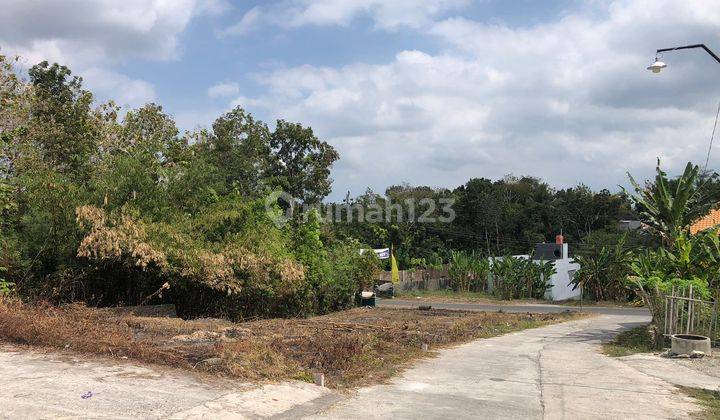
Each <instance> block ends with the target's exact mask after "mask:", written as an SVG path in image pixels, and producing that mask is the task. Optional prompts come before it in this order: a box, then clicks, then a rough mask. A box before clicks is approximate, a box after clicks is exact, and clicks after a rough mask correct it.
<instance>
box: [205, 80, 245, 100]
mask: <svg viewBox="0 0 720 420" xmlns="http://www.w3.org/2000/svg"><path fill="white" fill-rule="evenodd" d="M239 92H240V87H239V86H238V84H237V83H219V84H217V85H215V86H211V87H209V88H208V91H207V93H208V96H209V97H211V98H219V97H224V96H237V94H238V93H239Z"/></svg>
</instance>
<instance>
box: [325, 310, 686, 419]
mask: <svg viewBox="0 0 720 420" xmlns="http://www.w3.org/2000/svg"><path fill="white" fill-rule="evenodd" d="M648 321H649V317H648V316H646V315H637V314H636V315H621V316H618V315H602V316H596V317H592V318H590V319H585V320H579V321H572V322H568V323H563V324H558V325H552V326H548V327H543V328H538V329H533V330H526V331H521V332H517V333H513V334H508V335H505V336H500V337H495V338H491V339H486V340H477V341H474V342H472V343H469V344H466V345H462V346H459V347H455V348H452V349H447V350H442V351H440V352H439V354H438V356H437V357H436V358H434V359H427V360H424V361H422V362H419V363H417V364H415V365H414V366H413V367H412V368H411V369H409V370H407V371H405V373H404V374H402V376H400V377H398V378H397V379H395V380H393V381H392V382H391V383H389V384H387V385H378V386H373V387H369V388H364V389H361V390H359V391H358V392H357V393H356V394H355V395H353V396H352V397H350V398H348V399H347V400H344V401H342V402H339V403H337V404H335V405H334V406H332V407H329V408H327V409H326V410H325V411H323V412H321V413H317V414H315V415H314V416H312V417H313V418H328V419H347V418H399V419H419V418H422V419H477V418H487V419H528V418H529V419H543V418H544V419H593V418H597V419H643V418H647V419H659V418H687V417H688V413H690V412H692V411H696V410H699V407H698V406H697V405H696V404H695V403H694V402H693V401H692V400H691V399H690V398H688V397H686V396H684V395H683V394H681V393H679V392H678V391H677V390H676V389H675V387H674V386H673V385H671V384H669V383H668V382H666V381H664V380H662V379H659V378H656V377H654V376H649V375H647V374H645V373H642V372H641V371H639V370H636V369H634V368H633V367H631V366H630V365H628V364H625V363H623V362H622V361H620V360H618V359H613V358H610V357H606V356H604V355H602V354H600V353H598V346H597V344H598V343H599V342H600V341H601V340H605V339H608V338H609V337H611V336H612V335H614V334H615V333H616V332H617V331H619V330H621V329H623V328H630V327H634V326H637V325H641V324H643V323H647V322H648Z"/></svg>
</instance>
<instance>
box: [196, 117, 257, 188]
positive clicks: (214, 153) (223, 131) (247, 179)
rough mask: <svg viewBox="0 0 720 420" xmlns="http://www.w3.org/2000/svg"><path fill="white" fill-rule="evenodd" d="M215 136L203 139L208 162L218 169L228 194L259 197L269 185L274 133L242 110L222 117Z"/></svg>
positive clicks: (210, 134) (207, 136)
mask: <svg viewBox="0 0 720 420" xmlns="http://www.w3.org/2000/svg"><path fill="white" fill-rule="evenodd" d="M212 128H213V129H212V132H211V133H206V134H204V135H202V136H200V144H199V151H200V154H201V157H202V158H203V160H204V161H206V162H208V163H210V164H212V165H214V166H215V167H216V168H218V171H219V173H220V175H221V176H222V177H223V178H224V180H225V184H226V187H227V189H228V190H233V189H234V190H237V191H239V192H240V193H241V194H244V195H247V196H253V197H257V196H259V195H262V192H264V191H265V190H266V189H268V188H269V187H268V186H267V185H266V182H265V181H266V178H267V176H268V169H269V165H270V131H269V130H268V128H267V125H265V124H264V123H263V122H262V121H258V120H256V119H255V118H254V117H253V116H252V115H251V114H250V113H248V112H246V111H245V110H244V109H242V108H241V107H236V108H235V109H233V110H232V111H230V112H228V113H226V114H225V115H223V116H221V117H219V118H218V119H216V120H215V122H214V123H213V125H212Z"/></svg>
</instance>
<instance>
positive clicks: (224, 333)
mask: <svg viewBox="0 0 720 420" xmlns="http://www.w3.org/2000/svg"><path fill="white" fill-rule="evenodd" d="M576 316H577V315H572V314H532V315H531V314H510V313H483V312H459V311H444V310H432V311H418V310H409V309H379V308H376V309H365V308H356V309H351V310H348V311H342V312H336V313H333V314H330V315H325V316H321V317H315V318H310V319H266V320H258V321H251V322H244V323H233V322H229V321H225V320H219V319H196V320H188V321H186V320H182V319H178V318H146V317H139V316H133V315H129V314H123V315H118V314H117V313H115V312H114V311H113V310H105V309H94V308H87V307H85V306H82V305H78V304H73V305H66V306H61V307H56V306H52V305H49V304H37V305H30V304H24V303H22V302H20V301H18V300H12V299H7V298H0V339H3V340H7V341H12V342H17V343H23V344H34V345H41V346H49V347H55V348H60V349H65V348H67V349H70V350H73V351H78V352H84V353H92V354H99V355H106V356H114V357H121V356H125V357H129V358H134V359H138V360H142V361H146V362H151V363H159V364H164V365H170V366H177V367H182V368H186V369H198V370H202V371H206V372H212V373H218V374H223V375H229V376H232V377H237V378H240V379H244V380H262V379H271V380H281V379H289V378H295V379H305V380H311V379H312V373H316V372H322V373H324V374H325V376H326V378H327V380H328V383H329V384H330V386H332V387H336V388H344V387H352V386H358V385H362V384H366V383H373V382H378V381H384V380H386V379H388V378H390V377H391V376H392V375H394V374H395V373H396V372H398V371H399V370H401V369H403V367H404V366H406V365H407V362H409V361H411V360H413V359H416V358H418V357H422V355H423V354H426V353H423V352H422V350H421V344H422V343H427V344H429V345H430V346H431V348H432V349H437V348H439V347H443V346H446V345H452V344H457V343H462V342H466V341H469V340H473V339H476V338H482V337H491V336H495V335H499V334H502V333H505V332H509V331H515V330H519V329H523V328H530V327H537V326H542V325H547V324H549V323H553V322H558V321H562V320H567V319H572V318H573V317H576Z"/></svg>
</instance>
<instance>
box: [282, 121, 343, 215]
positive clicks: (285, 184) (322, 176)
mask: <svg viewBox="0 0 720 420" xmlns="http://www.w3.org/2000/svg"><path fill="white" fill-rule="evenodd" d="M270 147H271V148H272V155H271V157H270V170H269V172H270V174H271V176H272V179H273V183H274V185H276V186H279V187H280V188H282V189H283V190H284V191H285V192H287V193H289V194H290V195H292V196H293V197H294V198H295V199H297V200H299V201H301V202H303V203H308V204H317V203H319V202H320V201H321V200H322V199H323V198H325V197H326V196H327V195H328V194H329V193H330V191H331V188H330V187H331V185H332V179H330V168H331V167H332V164H333V163H334V162H335V161H336V160H338V159H339V157H340V155H338V153H337V152H336V151H335V149H334V148H333V147H332V146H331V145H330V144H328V143H326V142H324V141H321V140H320V139H318V138H317V137H315V135H314V134H313V131H312V128H310V127H307V128H306V127H303V126H302V125H300V124H296V123H289V122H286V121H284V120H278V121H277V125H276V127H275V131H273V133H272V136H271V137H270Z"/></svg>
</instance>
